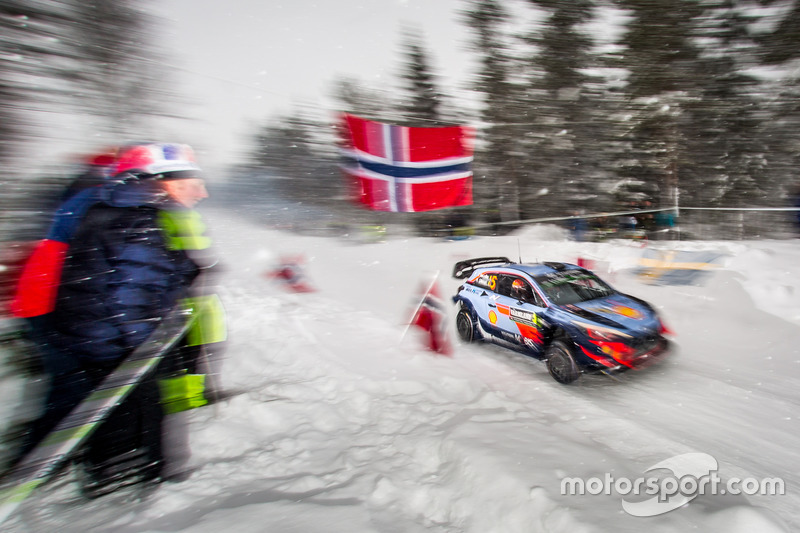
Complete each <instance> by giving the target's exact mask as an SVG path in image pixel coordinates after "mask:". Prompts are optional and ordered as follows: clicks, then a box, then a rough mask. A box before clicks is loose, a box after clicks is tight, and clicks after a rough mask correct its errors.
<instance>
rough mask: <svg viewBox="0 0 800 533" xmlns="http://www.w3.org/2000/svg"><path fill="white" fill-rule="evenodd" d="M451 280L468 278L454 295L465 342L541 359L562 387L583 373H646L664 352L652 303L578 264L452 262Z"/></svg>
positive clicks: (665, 346) (493, 260) (459, 329)
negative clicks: (640, 370)
mask: <svg viewBox="0 0 800 533" xmlns="http://www.w3.org/2000/svg"><path fill="white" fill-rule="evenodd" d="M453 277H455V278H456V279H463V280H465V281H464V283H463V284H462V285H461V286H460V287H459V288H458V292H457V293H456V295H455V296H454V297H453V301H454V302H455V303H456V304H457V305H458V312H457V315H456V330H457V332H458V336H459V337H460V338H461V340H462V341H464V342H473V341H477V340H485V341H489V342H493V343H496V344H499V345H502V346H505V347H508V348H511V349H513V350H517V351H520V352H522V353H525V354H527V355H530V356H533V357H536V358H538V359H544V360H545V361H546V362H547V368H548V370H549V372H550V375H551V376H553V378H554V379H555V380H556V381H558V382H560V383H571V382H573V381H575V380H576V379H578V377H580V375H581V373H582V372H604V373H614V372H619V371H623V370H627V369H631V368H634V369H638V368H643V367H644V366H646V365H649V364H650V363H651V362H653V361H655V360H657V359H659V358H660V357H661V356H663V355H664V354H666V353H667V352H668V351H669V341H668V340H667V339H666V338H665V337H664V335H665V334H667V333H668V330H667V329H666V328H665V327H664V325H663V323H662V321H661V319H660V318H659V316H658V314H657V313H656V311H655V309H653V307H652V306H651V305H650V304H648V303H647V302H645V301H643V300H640V299H638V298H634V297H633V296H629V295H626V294H622V293H620V292H618V291H616V290H614V289H613V288H611V286H609V285H608V284H607V283H605V282H604V281H603V280H601V279H600V278H599V277H597V276H596V275H595V274H594V273H592V272H591V271H589V270H587V269H585V268H582V267H579V266H577V265H573V264H569V263H556V262H545V263H536V264H520V263H513V262H511V261H510V260H509V259H508V258H506V257H480V258H475V259H468V260H466V261H460V262H458V263H456V265H455V267H454V269H453Z"/></svg>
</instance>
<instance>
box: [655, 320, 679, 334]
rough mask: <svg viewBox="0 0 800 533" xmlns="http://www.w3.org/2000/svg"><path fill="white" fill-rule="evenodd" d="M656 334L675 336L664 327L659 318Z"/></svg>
mask: <svg viewBox="0 0 800 533" xmlns="http://www.w3.org/2000/svg"><path fill="white" fill-rule="evenodd" d="M658 334H659V335H675V332H673V331H672V330H671V329H669V328H668V327H667V326H665V325H664V321H663V320H661V319H660V318H659V319H658Z"/></svg>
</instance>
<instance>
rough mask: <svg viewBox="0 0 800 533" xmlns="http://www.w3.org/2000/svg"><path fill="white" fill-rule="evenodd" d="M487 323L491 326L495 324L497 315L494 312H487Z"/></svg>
mask: <svg viewBox="0 0 800 533" xmlns="http://www.w3.org/2000/svg"><path fill="white" fill-rule="evenodd" d="M489 322H491V323H492V324H497V313H495V312H494V311H489Z"/></svg>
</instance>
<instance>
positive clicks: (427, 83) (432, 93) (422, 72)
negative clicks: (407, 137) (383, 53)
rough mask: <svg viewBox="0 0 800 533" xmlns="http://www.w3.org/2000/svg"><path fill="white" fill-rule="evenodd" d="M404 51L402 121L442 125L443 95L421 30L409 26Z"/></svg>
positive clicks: (400, 108) (404, 41)
mask: <svg viewBox="0 0 800 533" xmlns="http://www.w3.org/2000/svg"><path fill="white" fill-rule="evenodd" d="M403 51H404V57H405V62H404V64H403V69H402V71H401V73H400V79H401V82H402V85H403V89H404V91H403V94H402V96H401V98H400V105H399V112H400V114H401V115H402V121H403V123H404V124H407V125H412V126H440V125H442V120H441V113H440V107H441V103H442V98H443V96H442V94H441V92H440V91H439V89H438V87H437V86H436V77H435V75H434V74H433V71H432V68H431V64H430V59H429V54H428V52H427V51H426V49H425V47H424V44H423V39H422V35H421V33H419V32H417V31H412V30H410V29H406V30H405V34H404V37H403Z"/></svg>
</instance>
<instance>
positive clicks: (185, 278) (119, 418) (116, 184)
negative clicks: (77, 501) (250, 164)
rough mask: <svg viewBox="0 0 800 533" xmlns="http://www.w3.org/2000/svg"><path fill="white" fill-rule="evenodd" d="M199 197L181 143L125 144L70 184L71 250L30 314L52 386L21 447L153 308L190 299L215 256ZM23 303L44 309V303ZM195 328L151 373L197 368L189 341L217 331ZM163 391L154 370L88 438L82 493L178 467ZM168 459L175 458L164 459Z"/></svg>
mask: <svg viewBox="0 0 800 533" xmlns="http://www.w3.org/2000/svg"><path fill="white" fill-rule="evenodd" d="M207 197H208V193H207V192H206V189H205V184H204V181H203V178H202V175H201V173H200V169H199V168H198V166H197V165H196V163H195V160H194V154H193V152H192V150H191V148H190V147H188V146H186V145H178V144H155V143H151V144H146V145H140V146H133V147H129V148H128V149H127V151H126V152H125V153H123V154H121V157H120V158H119V160H118V161H117V162H116V163H115V165H114V179H113V180H109V181H108V182H107V183H105V184H103V185H102V186H100V187H95V188H93V189H92V188H90V189H84V191H83V192H79V193H76V194H75V195H74V196H73V197H72V199H71V200H70V202H78V201H80V202H83V203H84V207H83V208H82V209H80V210H78V212H77V213H75V212H74V211H73V212H70V213H69V214H70V215H73V216H71V217H66V216H64V213H62V218H58V217H57V219H56V222H55V224H54V225H56V226H57V225H59V224H60V225H61V226H63V227H61V228H60V233H62V234H64V233H66V235H62V240H63V244H64V245H65V246H68V253H67V249H66V248H62V249H61V250H60V252H61V256H60V257H61V260H62V261H63V268H62V269H61V270H60V272H58V273H56V274H55V275H54V277H53V280H55V281H56V282H58V285H57V295H56V296H55V300H54V302H53V304H52V310H51V311H49V312H46V313H44V314H40V315H38V316H35V318H36V319H37V320H38V321H39V328H38V331H39V332H40V333H41V336H40V339H39V341H40V343H41V344H42V348H43V349H42V352H41V353H42V356H43V363H44V367H45V370H46V372H47V373H48V374H49V375H50V377H51V384H50V389H49V391H48V394H47V403H46V409H45V412H44V413H43V415H42V416H41V418H40V419H39V420H37V421H36V422H35V423H34V424H33V427H32V430H31V432H30V435H29V437H28V442H27V444H26V446H25V447H24V448H23V453H24V452H27V451H28V450H30V449H32V447H33V446H34V445H35V444H36V443H38V442H39V441H40V440H41V439H42V438H44V437H45V436H46V435H47V433H48V432H49V431H51V430H52V429H53V428H54V427H55V425H56V424H57V423H58V422H59V421H60V420H61V419H62V418H63V417H64V416H65V415H66V414H67V413H69V412H70V410H72V409H73V408H74V407H75V406H76V405H77V404H78V403H80V401H81V400H83V399H84V398H85V397H86V396H88V394H89V393H90V392H91V391H92V390H93V389H94V388H96V387H97V386H98V385H99V384H100V383H101V382H102V380H103V379H104V378H105V377H106V376H107V375H108V374H109V373H111V372H112V371H113V370H114V368H116V366H117V365H118V364H119V363H120V362H121V361H122V360H123V359H124V358H125V357H126V356H127V355H129V354H130V353H131V352H132V351H133V350H134V349H135V348H136V347H137V346H139V345H140V344H141V343H142V342H144V340H145V339H147V337H148V336H149V335H150V334H151V333H152V332H153V330H154V329H155V328H156V326H157V324H158V321H159V319H160V317H162V316H164V315H165V314H166V313H167V312H168V311H169V310H170V309H171V308H173V307H174V306H175V305H177V304H178V302H179V300H180V299H182V298H187V297H192V296H195V295H194V294H190V290H191V289H190V287H191V286H192V283H193V281H194V279H195V278H196V277H197V276H198V274H199V273H200V271H201V269H203V268H206V267H209V266H211V265H213V264H214V261H213V260H211V259H210V258H209V257H208V256H207V250H208V249H209V246H210V239H208V237H206V236H205V235H203V231H204V229H205V226H204V225H203V223H202V222H201V221H200V219H199V215H198V214H197V213H196V212H195V211H194V210H193V208H194V207H195V205H196V204H197V203H198V202H200V201H201V200H203V199H204V198H207ZM70 202H67V203H70ZM55 233H59V231H56V232H55ZM35 297H36V294H33V296H29V298H35ZM19 300H20V301H21V302H22V301H24V300H25V295H22V296H21V297H20V298H19ZM20 308H21V309H25V308H26V307H25V306H22V307H20ZM30 308H36V312H41V311H48V305H39V306H35V305H32V306H30ZM28 315H29V316H34V315H32V314H31V313H28ZM215 318H216V319H217V320H219V319H220V318H221V317H219V316H216V317H215ZM200 337H201V341H199V342H198V341H194V342H190V341H189V340H188V337H187V339H184V341H183V342H182V343H181V348H180V349H178V350H175V351H174V352H173V353H171V354H168V355H167V357H165V359H164V361H163V362H162V363H163V364H162V367H161V368H160V371H161V373H162V375H163V374H164V373H165V372H168V373H169V376H162V377H169V378H174V377H175V375H179V374H184V375H188V374H187V371H188V373H189V374H191V373H194V372H196V367H197V366H198V365H197V361H196V357H197V356H198V350H199V347H198V346H197V344H199V343H202V342H214V341H215V340H219V339H210V338H207V337H206V338H205V339H202V335H201V336H200ZM190 345H194V346H190ZM172 389H173V390H174V387H172ZM161 396H162V395H161V391H160V389H159V381H158V380H157V379H156V377H154V376H151V377H150V378H148V379H145V380H144V381H142V382H141V383H140V384H138V385H137V386H136V387H135V388H134V389H133V391H132V392H131V393H130V395H129V396H128V397H127V398H126V400H125V401H124V402H123V404H122V405H120V406H119V407H117V408H116V409H115V410H114V412H113V413H112V415H111V416H110V417H109V418H108V419H107V420H106V421H105V422H104V423H103V424H102V425H101V426H100V427H99V428H98V429H97V431H96V432H95V434H94V435H92V437H91V438H90V439H89V441H88V443H87V444H86V446H85V450H84V453H83V454H82V456H81V462H82V463H83V465H84V468H85V470H86V472H87V473H88V478H89V483H88V484H87V485H86V486H85V487H84V488H85V489H86V491H87V492H88V493H89V494H92V493H93V492H94V491H97V490H98V489H99V490H102V487H104V486H106V485H107V484H108V483H109V482H111V481H117V480H119V479H130V480H134V481H139V480H149V479H156V478H159V477H160V476H161V477H164V476H167V475H173V474H175V473H179V471H180V468H182V465H183V464H185V462H186V461H187V460H188V450H177V451H176V450H170V449H166V448H165V447H164V446H163V440H162V438H163V435H162V430H163V422H164V409H165V406H164V405H162V402H161ZM170 438H171V439H172V440H177V441H185V438H177V439H175V438H174V437H170ZM167 459H174V461H172V464H166V465H165V461H166V460H167ZM165 467H167V468H168V470H165Z"/></svg>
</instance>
